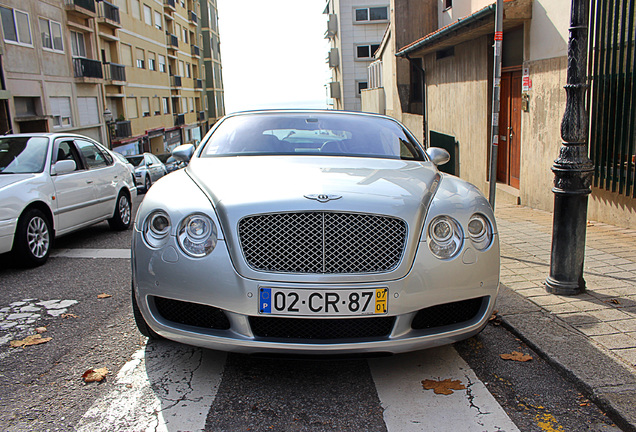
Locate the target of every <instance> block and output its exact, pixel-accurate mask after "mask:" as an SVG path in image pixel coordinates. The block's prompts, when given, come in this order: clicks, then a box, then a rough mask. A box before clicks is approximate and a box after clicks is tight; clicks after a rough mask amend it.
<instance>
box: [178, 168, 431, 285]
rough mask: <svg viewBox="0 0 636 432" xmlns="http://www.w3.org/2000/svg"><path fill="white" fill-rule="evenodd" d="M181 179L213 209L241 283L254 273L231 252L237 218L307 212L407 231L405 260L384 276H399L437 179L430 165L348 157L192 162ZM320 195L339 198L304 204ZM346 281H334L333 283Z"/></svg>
mask: <svg viewBox="0 0 636 432" xmlns="http://www.w3.org/2000/svg"><path fill="white" fill-rule="evenodd" d="M186 172H187V174H188V175H189V176H190V177H191V178H192V179H193V180H194V181H195V182H196V183H197V184H198V185H199V187H200V188H201V189H202V190H203V191H204V192H205V193H206V195H208V197H209V199H210V201H211V202H212V204H213V205H214V207H215V209H216V212H217V215H218V217H219V221H220V223H221V229H222V230H223V235H224V237H225V240H226V242H227V244H228V247H229V249H230V254H231V255H232V257H233V261H234V262H235V264H236V265H237V270H238V271H239V273H241V274H243V275H244V276H247V277H250V276H253V277H255V276H256V273H252V272H251V269H249V268H247V267H246V266H245V262H244V261H243V258H242V256H241V255H240V253H239V252H238V251H239V250H240V247H239V239H238V238H237V232H238V228H237V227H238V223H239V221H240V220H241V218H243V217H245V216H249V215H255V214H262V213H272V212H276V213H280V212H306V211H332V212H357V213H369V214H379V215H387V216H394V217H398V218H401V219H403V220H404V221H405V222H406V223H407V226H408V230H409V234H408V237H407V238H408V243H407V245H406V249H405V254H404V256H403V258H402V262H401V264H400V265H399V266H398V267H397V268H396V269H395V270H394V271H392V272H391V275H390V276H389V275H387V276H388V277H390V278H396V277H402V276H404V275H405V274H406V273H407V272H408V269H409V268H410V263H411V262H412V259H413V258H414V255H415V251H416V249H417V245H418V243H419V240H420V235H419V233H420V231H421V229H422V226H423V224H424V220H425V218H426V211H427V209H428V206H429V203H430V201H431V198H432V197H433V195H434V194H435V190H436V188H437V186H438V184H439V180H440V174H439V172H438V171H437V169H436V168H435V167H434V165H433V164H432V163H430V162H417V161H403V160H391V159H374V158H353V157H352V158H343V157H313V156H240V157H239V156H237V157H215V158H194V159H193V160H192V161H191V163H190V164H189V165H188V167H187V168H186ZM320 194H325V195H340V196H342V198H339V199H333V200H330V201H328V202H320V201H319V200H316V199H309V198H307V197H306V195H320ZM233 246H234V247H233ZM260 277H261V278H262V277H263V274H262V273H260ZM312 277H314V278H315V275H314V276H312ZM349 277H351V276H343V275H340V276H339V277H338V279H341V280H346V279H347V278H349ZM357 277H358V278H360V276H357ZM302 278H303V276H299V275H296V276H295V277H294V279H302ZM278 279H280V276H279V277H278Z"/></svg>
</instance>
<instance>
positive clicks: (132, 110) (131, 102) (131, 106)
mask: <svg viewBox="0 0 636 432" xmlns="http://www.w3.org/2000/svg"><path fill="white" fill-rule="evenodd" d="M126 111H127V113H126V114H127V117H128V118H129V119H136V118H138V117H139V111H137V98H135V97H129V98H126Z"/></svg>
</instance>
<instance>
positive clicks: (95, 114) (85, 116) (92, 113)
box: [77, 97, 100, 126]
mask: <svg viewBox="0 0 636 432" xmlns="http://www.w3.org/2000/svg"><path fill="white" fill-rule="evenodd" d="M77 112H78V113H79V124H80V126H88V125H95V124H99V123H100V121H99V111H98V109H97V98H96V97H78V98H77Z"/></svg>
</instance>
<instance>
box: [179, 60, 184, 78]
mask: <svg viewBox="0 0 636 432" xmlns="http://www.w3.org/2000/svg"><path fill="white" fill-rule="evenodd" d="M179 76H185V63H184V62H183V61H182V60H179Z"/></svg>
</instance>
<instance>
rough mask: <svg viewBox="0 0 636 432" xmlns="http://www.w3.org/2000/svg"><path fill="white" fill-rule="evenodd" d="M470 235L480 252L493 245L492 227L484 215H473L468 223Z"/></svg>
mask: <svg viewBox="0 0 636 432" xmlns="http://www.w3.org/2000/svg"><path fill="white" fill-rule="evenodd" d="M468 234H469V236H470V239H471V240H472V241H473V244H474V246H475V247H476V248H477V249H479V250H485V249H487V248H488V247H489V246H490V245H491V244H492V225H490V222H489V221H488V219H486V217H485V216H484V215H482V214H479V213H475V214H474V215H472V217H471V218H470V220H469V221H468Z"/></svg>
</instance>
